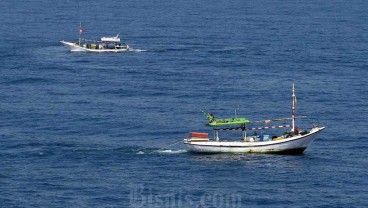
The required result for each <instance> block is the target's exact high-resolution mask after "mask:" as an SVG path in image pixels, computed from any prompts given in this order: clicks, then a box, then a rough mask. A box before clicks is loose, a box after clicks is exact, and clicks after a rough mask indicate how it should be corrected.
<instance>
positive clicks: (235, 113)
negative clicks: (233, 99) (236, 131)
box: [235, 105, 239, 118]
mask: <svg viewBox="0 0 368 208" xmlns="http://www.w3.org/2000/svg"><path fill="white" fill-rule="evenodd" d="M236 110H239V105H238V108H235V118H237V116H236Z"/></svg>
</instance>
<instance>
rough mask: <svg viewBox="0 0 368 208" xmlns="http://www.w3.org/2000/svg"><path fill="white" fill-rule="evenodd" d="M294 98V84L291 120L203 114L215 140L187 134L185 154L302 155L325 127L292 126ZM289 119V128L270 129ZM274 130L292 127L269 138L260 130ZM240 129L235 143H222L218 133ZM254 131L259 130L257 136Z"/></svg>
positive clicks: (196, 133) (294, 108)
mask: <svg viewBox="0 0 368 208" xmlns="http://www.w3.org/2000/svg"><path fill="white" fill-rule="evenodd" d="M295 111H296V96H295V88H294V84H293V88H292V114H291V118H278V119H268V120H261V121H250V120H248V119H246V118H237V117H235V118H227V119H218V118H215V116H214V115H213V114H208V113H205V115H206V117H207V118H208V120H209V122H208V123H207V126H209V127H212V128H213V130H214V138H212V139H210V138H209V136H208V133H201V132H190V134H189V137H188V138H185V139H184V144H185V145H186V147H187V149H188V151H190V152H196V153H276V154H302V153H303V152H304V150H305V149H306V148H307V147H308V146H309V145H310V144H311V143H312V142H313V140H314V139H315V138H316V137H317V135H318V134H320V133H321V132H322V131H323V129H325V127H319V126H318V125H316V124H314V125H313V126H312V127H311V128H310V129H309V130H300V129H299V128H297V127H296V126H295V121H296V118H305V117H306V116H299V117H296V116H295ZM287 120H291V125H290V124H287V125H278V126H269V125H268V124H269V123H270V122H275V121H287ZM257 123H264V125H263V126H261V127H249V126H251V125H252V124H257ZM276 128H291V129H290V130H287V131H286V132H285V133H283V134H282V135H278V136H271V135H267V134H264V133H263V131H266V130H271V129H276ZM224 130H241V131H242V137H241V138H240V139H238V140H230V141H227V140H224V139H220V138H219V131H224ZM247 131H253V132H254V133H253V135H249V136H248V135H247ZM257 131H261V133H260V134H257V133H256V132H257Z"/></svg>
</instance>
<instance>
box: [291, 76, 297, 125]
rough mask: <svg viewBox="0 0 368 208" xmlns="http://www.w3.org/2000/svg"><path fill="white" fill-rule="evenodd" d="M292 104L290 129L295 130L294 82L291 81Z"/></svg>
mask: <svg viewBox="0 0 368 208" xmlns="http://www.w3.org/2000/svg"><path fill="white" fill-rule="evenodd" d="M292 96H293V106H292V108H291V120H292V123H291V128H292V129H291V131H293V132H294V131H295V110H296V96H295V87H294V83H293V95H292Z"/></svg>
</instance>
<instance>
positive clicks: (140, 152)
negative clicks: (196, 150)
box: [136, 149, 187, 155]
mask: <svg viewBox="0 0 368 208" xmlns="http://www.w3.org/2000/svg"><path fill="white" fill-rule="evenodd" d="M186 152H187V150H185V149H179V150H170V149H167V150H162V149H160V150H154V151H146V152H145V151H142V150H140V151H138V152H137V153H136V154H137V155H143V154H182V153H186Z"/></svg>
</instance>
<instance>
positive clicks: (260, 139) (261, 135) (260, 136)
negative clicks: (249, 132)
mask: <svg viewBox="0 0 368 208" xmlns="http://www.w3.org/2000/svg"><path fill="white" fill-rule="evenodd" d="M259 141H263V132H262V131H261V133H260V134H259Z"/></svg>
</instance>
